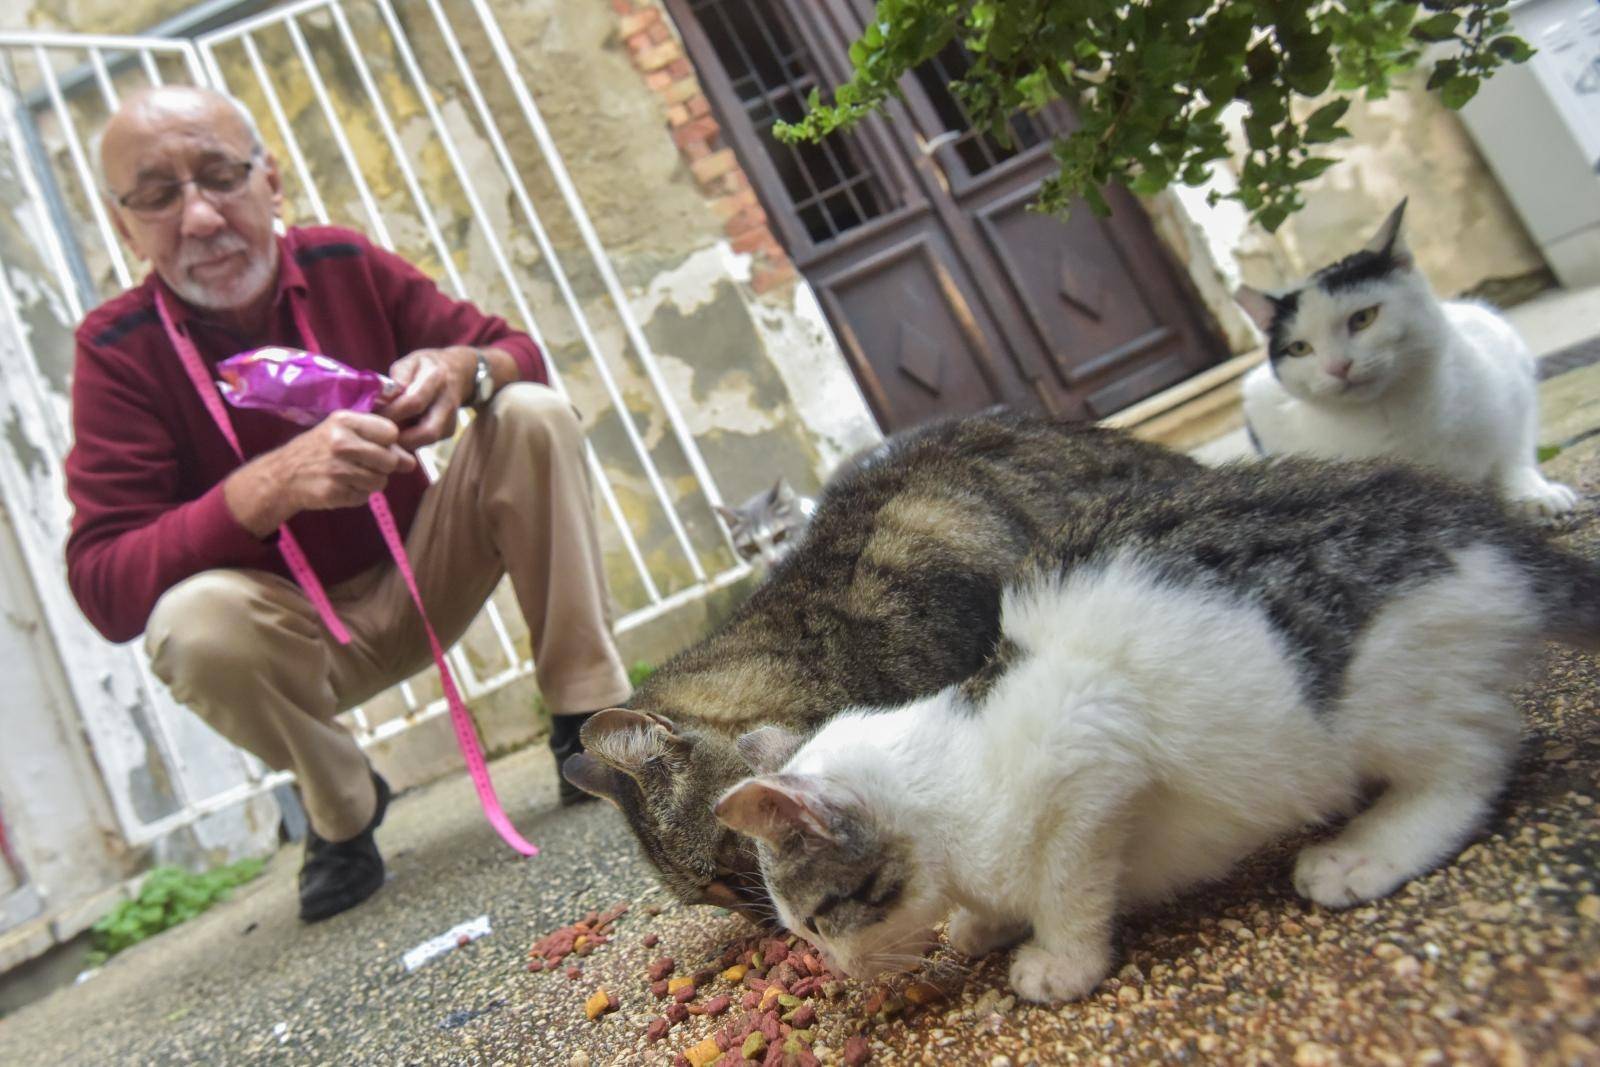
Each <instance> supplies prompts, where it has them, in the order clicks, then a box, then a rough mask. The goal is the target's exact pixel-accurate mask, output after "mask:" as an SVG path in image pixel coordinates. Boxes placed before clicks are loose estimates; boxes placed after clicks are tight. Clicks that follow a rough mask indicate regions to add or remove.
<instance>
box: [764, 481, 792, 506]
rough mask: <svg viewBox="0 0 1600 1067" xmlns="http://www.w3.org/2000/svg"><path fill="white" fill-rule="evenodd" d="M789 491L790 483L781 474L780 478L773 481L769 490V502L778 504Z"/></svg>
mask: <svg viewBox="0 0 1600 1067" xmlns="http://www.w3.org/2000/svg"><path fill="white" fill-rule="evenodd" d="M788 492H789V483H787V482H785V481H784V480H783V476H782V475H781V474H780V475H779V476H778V480H777V481H775V482H773V483H772V488H771V489H770V490H769V491H768V492H767V503H769V504H776V503H777V502H778V501H780V500H782V499H783V498H784V496H785V495H787V494H788Z"/></svg>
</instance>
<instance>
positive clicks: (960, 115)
mask: <svg viewBox="0 0 1600 1067" xmlns="http://www.w3.org/2000/svg"><path fill="white" fill-rule="evenodd" d="M971 66H972V58H971V55H970V54H969V53H968V52H967V50H966V49H965V48H963V47H962V46H961V43H960V42H959V41H951V42H950V43H949V44H948V45H946V46H945V48H944V50H943V51H941V52H940V53H939V54H938V55H937V56H934V57H933V58H932V59H930V60H928V61H927V62H926V63H924V64H922V66H920V67H918V68H917V69H916V71H915V74H916V77H917V82H918V83H919V84H920V85H921V86H922V90H923V92H925V93H927V94H928V100H929V102H930V103H931V104H933V107H934V110H935V111H936V112H938V115H939V118H940V120H941V121H942V122H943V123H944V126H945V129H947V130H959V131H961V136H960V137H958V138H956V139H955V140H954V141H953V142H951V147H952V148H954V149H955V152H956V155H957V156H958V157H959V158H960V160H961V163H962V165H963V166H964V167H966V168H967V173H968V174H970V175H971V176H973V177H977V176H978V175H980V174H982V173H984V172H985V171H987V170H990V169H991V168H993V167H997V166H999V165H1000V164H1001V163H1004V162H1005V161H1006V160H1008V159H1010V158H1012V157H1013V156H1015V155H1017V154H1018V153H1020V152H1025V151H1027V150H1028V149H1030V148H1032V147H1034V146H1035V145H1037V144H1039V143H1041V142H1042V141H1043V140H1044V136H1045V135H1044V130H1043V128H1042V126H1041V124H1040V122H1039V121H1038V120H1037V119H1035V118H1033V117H1032V116H1029V115H1025V114H1022V113H1020V112H1019V113H1017V114H1015V115H1012V116H1011V119H1010V121H1009V122H1008V125H1009V126H1010V128H1011V138H1012V143H1011V146H1010V147H1007V146H1006V145H1004V144H1001V143H1000V141H999V139H998V138H996V137H994V136H992V135H991V134H990V133H989V132H988V131H986V130H981V129H975V128H974V127H973V125H972V116H971V115H969V114H968V113H967V109H966V108H965V107H963V106H962V105H961V101H960V100H959V99H958V98H957V97H956V94H955V93H954V92H952V91H951V89H950V84H951V83H952V82H954V81H955V80H956V79H957V78H960V77H961V76H962V75H964V74H965V73H966V72H967V70H968V68H970V67H971Z"/></svg>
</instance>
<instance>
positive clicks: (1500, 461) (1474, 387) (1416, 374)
mask: <svg viewBox="0 0 1600 1067" xmlns="http://www.w3.org/2000/svg"><path fill="white" fill-rule="evenodd" d="M1405 207H1406V205H1405V202H1404V201H1401V203H1400V206H1399V207H1397V208H1395V209H1394V211H1393V212H1392V213H1391V214H1390V215H1389V217H1388V219H1387V220H1385V222H1384V224H1383V226H1382V227H1380V228H1379V230H1378V233H1377V235H1376V236H1375V237H1373V239H1372V240H1371V241H1370V242H1369V243H1368V244H1367V246H1366V247H1365V248H1363V249H1362V250H1361V251H1359V252H1356V253H1355V254H1354V255H1351V256H1349V257H1347V258H1345V259H1342V260H1340V261H1339V262H1338V263H1335V264H1333V265H1332V266H1330V267H1325V268H1324V269H1322V270H1320V271H1318V272H1317V273H1316V274H1314V275H1312V276H1311V278H1310V279H1309V280H1308V281H1306V282H1305V283H1304V284H1303V285H1301V286H1300V287H1298V288H1296V289H1292V290H1290V291H1288V292H1285V293H1278V294H1273V295H1269V294H1266V293H1262V292H1259V291H1257V290H1255V289H1250V288H1248V287H1246V288H1243V289H1241V290H1240V291H1239V293H1238V297H1239V302H1240V304H1241V305H1242V306H1243V307H1244V308H1245V310H1246V311H1248V312H1249V313H1250V314H1251V316H1252V317H1253V318H1254V319H1255V321H1256V322H1257V324H1258V325H1260V327H1261V329H1262V331H1263V332H1265V333H1266V335H1267V355H1268V357H1269V359H1268V362H1267V363H1266V364H1263V365H1262V366H1260V367H1257V368H1256V369H1255V370H1253V371H1251V372H1250V373H1249V374H1248V375H1246V376H1245V379H1244V383H1243V390H1244V412H1245V420H1246V422H1247V423H1248V424H1249V427H1250V431H1251V433H1252V435H1253V436H1254V438H1255V441H1256V444H1257V447H1258V448H1259V449H1260V450H1261V451H1262V452H1264V453H1265V454H1267V455H1269V456H1270V455H1285V454H1290V453H1296V454H1301V455H1310V456H1319V457H1322V458H1325V459H1367V458H1378V457H1384V458H1390V459H1399V460H1406V461H1408V462H1412V463H1419V464H1422V465H1425V466H1431V467H1435V468H1437V469H1438V470H1441V471H1443V472H1445V473H1446V474H1450V475H1453V476H1455V477H1457V478H1460V479H1462V480H1463V481H1467V482H1472V483H1474V484H1479V485H1488V486H1490V487H1491V488H1493V489H1494V490H1495V491H1496V492H1498V493H1500V494H1501V495H1502V496H1503V497H1504V498H1505V499H1506V500H1507V501H1509V502H1510V503H1511V504H1512V505H1513V506H1515V507H1517V508H1519V509H1520V510H1522V511H1524V512H1525V513H1527V514H1528V515H1530V516H1531V517H1550V516H1555V515H1559V514H1561V513H1563V512H1566V511H1569V510H1571V509H1572V507H1573V504H1574V502H1575V501H1576V497H1575V495H1574V494H1573V492H1572V490H1571V489H1568V488H1567V487H1566V486H1564V485H1557V484H1555V483H1553V482H1549V481H1547V480H1545V478H1544V476H1543V475H1542V474H1540V473H1539V469H1538V467H1537V465H1536V464H1537V459H1536V455H1535V453H1536V447H1537V435H1538V421H1539V416H1538V389H1537V384H1536V381H1535V375H1534V366H1533V356H1532V354H1531V353H1530V352H1529V351H1528V346H1527V345H1526V344H1525V343H1524V342H1523V340H1522V338H1521V337H1519V336H1518V335H1517V332H1516V331H1515V330H1514V329H1513V328H1512V327H1511V325H1510V323H1508V322H1506V320H1505V319H1504V318H1503V317H1501V316H1500V315H1499V314H1497V313H1496V312H1495V311H1493V310H1492V309H1490V308H1488V307H1486V306H1484V305H1482V304H1475V303H1468V302H1462V301H1446V302H1441V301H1440V300H1439V299H1438V298H1437V297H1436V296H1434V294H1433V291H1432V290H1431V289H1430V288H1429V286H1428V280H1427V279H1426V278H1424V277H1423V275H1422V272H1421V271H1420V270H1418V269H1417V265H1416V262H1415V260H1414V258H1413V257H1412V255H1411V253H1410V251H1409V250H1408V249H1407V247H1406V243H1405V239H1404V238H1403V237H1402V236H1401V232H1400V222H1401V218H1402V216H1403V215H1404V213H1405Z"/></svg>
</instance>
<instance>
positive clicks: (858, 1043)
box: [844, 1034, 872, 1067]
mask: <svg viewBox="0 0 1600 1067" xmlns="http://www.w3.org/2000/svg"><path fill="white" fill-rule="evenodd" d="M871 1058H872V1050H871V1049H870V1048H868V1047H867V1039H866V1038H864V1037H862V1036H861V1035H860V1034H856V1035H855V1036H854V1037H852V1038H850V1039H849V1040H848V1041H846V1042H845V1043H844V1062H845V1067H861V1065H862V1064H863V1063H866V1062H867V1061H868V1060H870V1059H871Z"/></svg>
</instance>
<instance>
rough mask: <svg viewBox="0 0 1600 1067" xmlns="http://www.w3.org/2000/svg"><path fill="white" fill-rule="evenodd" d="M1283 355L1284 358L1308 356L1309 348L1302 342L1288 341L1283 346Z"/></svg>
mask: <svg viewBox="0 0 1600 1067" xmlns="http://www.w3.org/2000/svg"><path fill="white" fill-rule="evenodd" d="M1283 353H1284V355H1286V356H1309V355H1310V354H1311V346H1310V345H1308V344H1306V342H1304V341H1290V342H1289V343H1288V344H1286V345H1284V346H1283Z"/></svg>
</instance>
